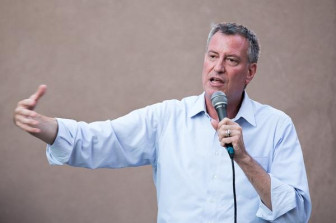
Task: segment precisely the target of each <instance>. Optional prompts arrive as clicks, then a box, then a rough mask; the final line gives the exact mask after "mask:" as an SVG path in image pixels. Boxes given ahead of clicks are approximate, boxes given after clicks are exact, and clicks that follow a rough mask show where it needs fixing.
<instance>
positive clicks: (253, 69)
mask: <svg viewBox="0 0 336 223" xmlns="http://www.w3.org/2000/svg"><path fill="white" fill-rule="evenodd" d="M248 66H249V67H248V73H247V76H246V80H245V85H248V84H249V83H250V81H251V80H252V79H253V78H254V75H255V74H256V72H257V64H256V63H251V64H249V65H248Z"/></svg>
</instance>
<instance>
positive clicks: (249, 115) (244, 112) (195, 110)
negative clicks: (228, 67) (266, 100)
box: [189, 91, 256, 126]
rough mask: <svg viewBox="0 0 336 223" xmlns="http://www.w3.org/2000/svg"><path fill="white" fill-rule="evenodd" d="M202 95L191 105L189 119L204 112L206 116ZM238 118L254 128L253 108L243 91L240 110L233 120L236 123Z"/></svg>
mask: <svg viewBox="0 0 336 223" xmlns="http://www.w3.org/2000/svg"><path fill="white" fill-rule="evenodd" d="M204 95H205V93H204V92H203V93H202V94H201V95H199V96H198V97H197V98H196V100H195V103H194V104H193V105H192V107H191V109H190V111H189V117H194V116H196V115H197V114H199V113H201V112H204V113H205V114H207V112H206V108H205V98H204ZM240 118H244V119H245V120H246V121H247V122H248V123H250V124H251V125H253V126H256V120H255V117H254V108H253V105H252V100H251V99H250V98H249V96H248V94H247V92H246V91H244V98H243V102H242V104H241V106H240V109H239V111H238V113H237V115H236V117H235V118H234V119H233V120H234V121H237V120H238V119H240Z"/></svg>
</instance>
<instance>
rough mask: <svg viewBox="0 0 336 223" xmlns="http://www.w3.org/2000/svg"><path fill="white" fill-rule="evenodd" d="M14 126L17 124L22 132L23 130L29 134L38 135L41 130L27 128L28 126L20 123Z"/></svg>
mask: <svg viewBox="0 0 336 223" xmlns="http://www.w3.org/2000/svg"><path fill="white" fill-rule="evenodd" d="M16 124H17V126H19V127H20V128H21V129H22V130H24V131H26V132H30V133H39V132H41V130H40V129H38V128H34V127H31V126H29V125H25V124H23V123H20V122H18V123H16Z"/></svg>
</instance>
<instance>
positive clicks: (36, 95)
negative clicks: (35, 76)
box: [29, 84, 47, 102]
mask: <svg viewBox="0 0 336 223" xmlns="http://www.w3.org/2000/svg"><path fill="white" fill-rule="evenodd" d="M46 91H47V85H44V84H41V85H40V86H39V87H38V89H37V91H36V92H35V93H34V94H33V95H31V96H30V97H29V98H30V99H32V100H34V101H36V102H37V101H38V100H39V99H40V98H41V97H42V96H43V95H44V94H45V92H46Z"/></svg>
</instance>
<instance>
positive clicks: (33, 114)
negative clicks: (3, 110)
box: [15, 107, 38, 118]
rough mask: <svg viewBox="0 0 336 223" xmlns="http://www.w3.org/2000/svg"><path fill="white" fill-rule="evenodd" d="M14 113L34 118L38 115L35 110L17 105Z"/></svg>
mask: <svg viewBox="0 0 336 223" xmlns="http://www.w3.org/2000/svg"><path fill="white" fill-rule="evenodd" d="M15 114H16V115H23V116H26V117H31V118H35V117H37V116H38V113H36V112H35V111H32V110H29V109H26V108H23V107H17V108H16V109H15Z"/></svg>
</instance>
